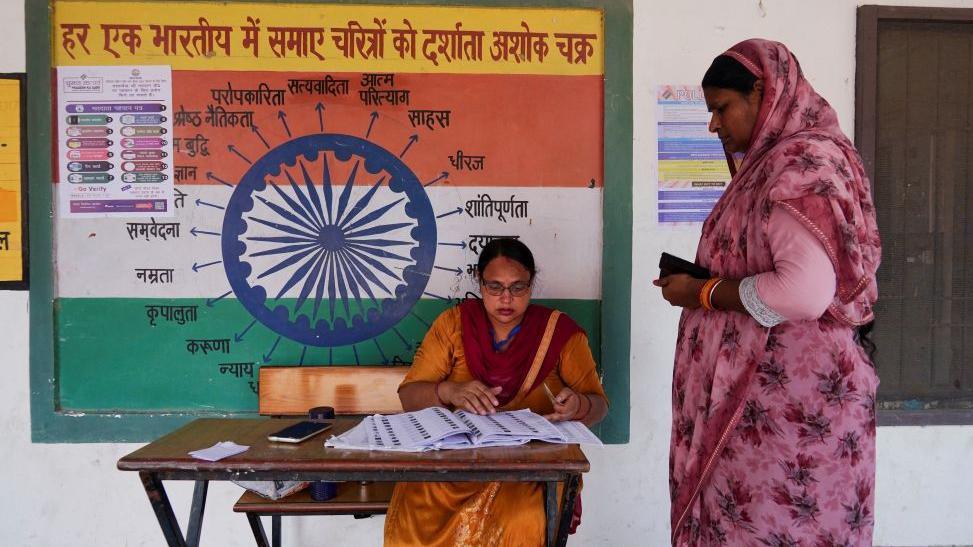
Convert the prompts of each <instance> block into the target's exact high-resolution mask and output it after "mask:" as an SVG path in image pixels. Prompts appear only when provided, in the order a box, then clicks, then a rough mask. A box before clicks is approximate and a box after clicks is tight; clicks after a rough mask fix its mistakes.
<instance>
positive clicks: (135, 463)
mask: <svg viewBox="0 0 973 547" xmlns="http://www.w3.org/2000/svg"><path fill="white" fill-rule="evenodd" d="M360 419H361V418H360V417H344V416H341V417H339V418H338V420H336V422H335V426H334V428H333V429H332V430H330V431H327V432H325V433H322V434H321V435H318V436H316V437H313V438H311V439H309V440H307V441H305V442H303V443H300V444H297V445H286V444H283V443H272V442H269V441H267V440H266V437H267V434H269V433H271V432H273V431H277V430H278V429H281V428H283V427H286V426H287V425H288V424H290V423H295V422H297V421H300V420H301V418H279V419H276V418H275V419H270V418H199V419H196V420H194V421H192V422H190V423H188V424H186V425H184V426H183V427H181V428H179V429H177V430H175V431H173V432H171V433H169V434H168V435H165V436H163V437H160V438H159V439H157V440H155V441H153V442H151V443H149V444H147V445H145V446H143V447H141V448H139V449H138V450H135V451H134V452H131V453H130V454H128V455H126V456H124V457H122V458H121V459H119V460H118V464H117V465H118V469H120V470H122V471H155V472H167V471H199V472H225V473H230V474H232V473H234V472H247V471H248V472H253V471H281V472H351V471H359V472H373V471H375V472H377V471H386V472H395V473H400V472H440V471H442V472H448V471H453V472H460V471H464V472H473V473H477V472H482V473H495V472H519V471H558V472H566V473H585V472H587V471H588V470H589V469H590V464H589V462H588V459H587V458H586V457H585V455H584V452H582V451H581V448H580V447H579V446H578V445H563V444H552V443H542V442H537V441H535V442H532V443H529V444H527V445H523V446H516V447H503V448H500V447H497V448H475V449H469V450H438V451H431V452H424V453H403V452H388V451H366V450H337V449H332V448H324V441H325V439H327V437H328V436H330V435H332V434H339V433H342V432H344V431H346V430H348V429H350V428H351V427H353V426H354V425H355V424H356V423H358V421H360ZM219 441H234V442H237V443H238V444H243V445H247V446H250V447H251V448H250V450H248V451H247V452H244V453H242V454H238V455H236V456H231V457H229V458H226V459H223V460H220V461H217V462H207V461H203V460H197V459H194V458H192V457H191V456H189V454H188V452H189V451H190V450H196V449H200V448H206V447H208V446H212V445H213V444H214V443H216V442H219Z"/></svg>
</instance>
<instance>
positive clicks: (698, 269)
mask: <svg viewBox="0 0 973 547" xmlns="http://www.w3.org/2000/svg"><path fill="white" fill-rule="evenodd" d="M677 273H684V274H689V275H690V276H692V277H695V278H696V279H709V278H710V273H709V270H707V269H706V268H704V267H702V266H699V265H697V264H694V263H692V262H690V261H688V260H683V259H681V258H679V257H678V256H674V255H671V254H669V253H662V256H661V257H660V258H659V275H660V276H661V277H665V276H667V275H672V274H677Z"/></svg>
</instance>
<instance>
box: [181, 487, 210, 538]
mask: <svg viewBox="0 0 973 547" xmlns="http://www.w3.org/2000/svg"><path fill="white" fill-rule="evenodd" d="M208 488H209V481H204V480H199V481H196V486H195V488H193V506H192V509H191V510H190V511H189V528H187V529H186V545H187V546H188V547H199V535H200V533H202V531H203V512H204V511H205V510H206V491H207V490H208Z"/></svg>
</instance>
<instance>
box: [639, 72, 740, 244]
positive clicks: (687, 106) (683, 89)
mask: <svg viewBox="0 0 973 547" xmlns="http://www.w3.org/2000/svg"><path fill="white" fill-rule="evenodd" d="M656 107H657V119H658V129H659V136H658V141H659V150H658V158H659V188H658V204H659V216H658V221H659V224H662V225H668V226H675V225H693V224H696V223H700V222H703V221H704V220H706V217H707V216H709V213H710V211H711V210H712V209H713V206H714V205H715V204H716V202H717V200H719V199H720V196H722V195H723V191H724V190H725V189H726V185H727V184H729V182H730V169H729V167H728V166H727V163H726V154H725V153H724V152H723V145H722V143H720V140H719V139H718V138H717V137H716V135H714V134H713V133H710V132H709V119H710V114H709V112H708V111H707V109H706V100H705V98H704V97H703V88H701V87H699V86H693V85H663V86H659V89H658V91H657V94H656Z"/></svg>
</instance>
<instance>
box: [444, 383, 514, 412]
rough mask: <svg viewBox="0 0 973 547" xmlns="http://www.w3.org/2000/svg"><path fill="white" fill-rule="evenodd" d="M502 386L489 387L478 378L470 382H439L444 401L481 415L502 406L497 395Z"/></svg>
mask: <svg viewBox="0 0 973 547" xmlns="http://www.w3.org/2000/svg"><path fill="white" fill-rule="evenodd" d="M502 390H503V388H502V387H500V386H497V387H489V386H486V385H484V384H483V383H482V382H480V381H478V380H472V381H469V382H449V381H446V382H443V383H441V384H439V392H438V393H439V396H440V397H442V400H443V402H445V403H449V404H451V405H453V406H454V407H455V408H462V409H463V410H467V411H469V412H473V413H476V414H479V415H484V414H493V413H494V412H496V411H497V407H498V406H500V401H498V400H497V395H499V394H500V392H501V391H502Z"/></svg>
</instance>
